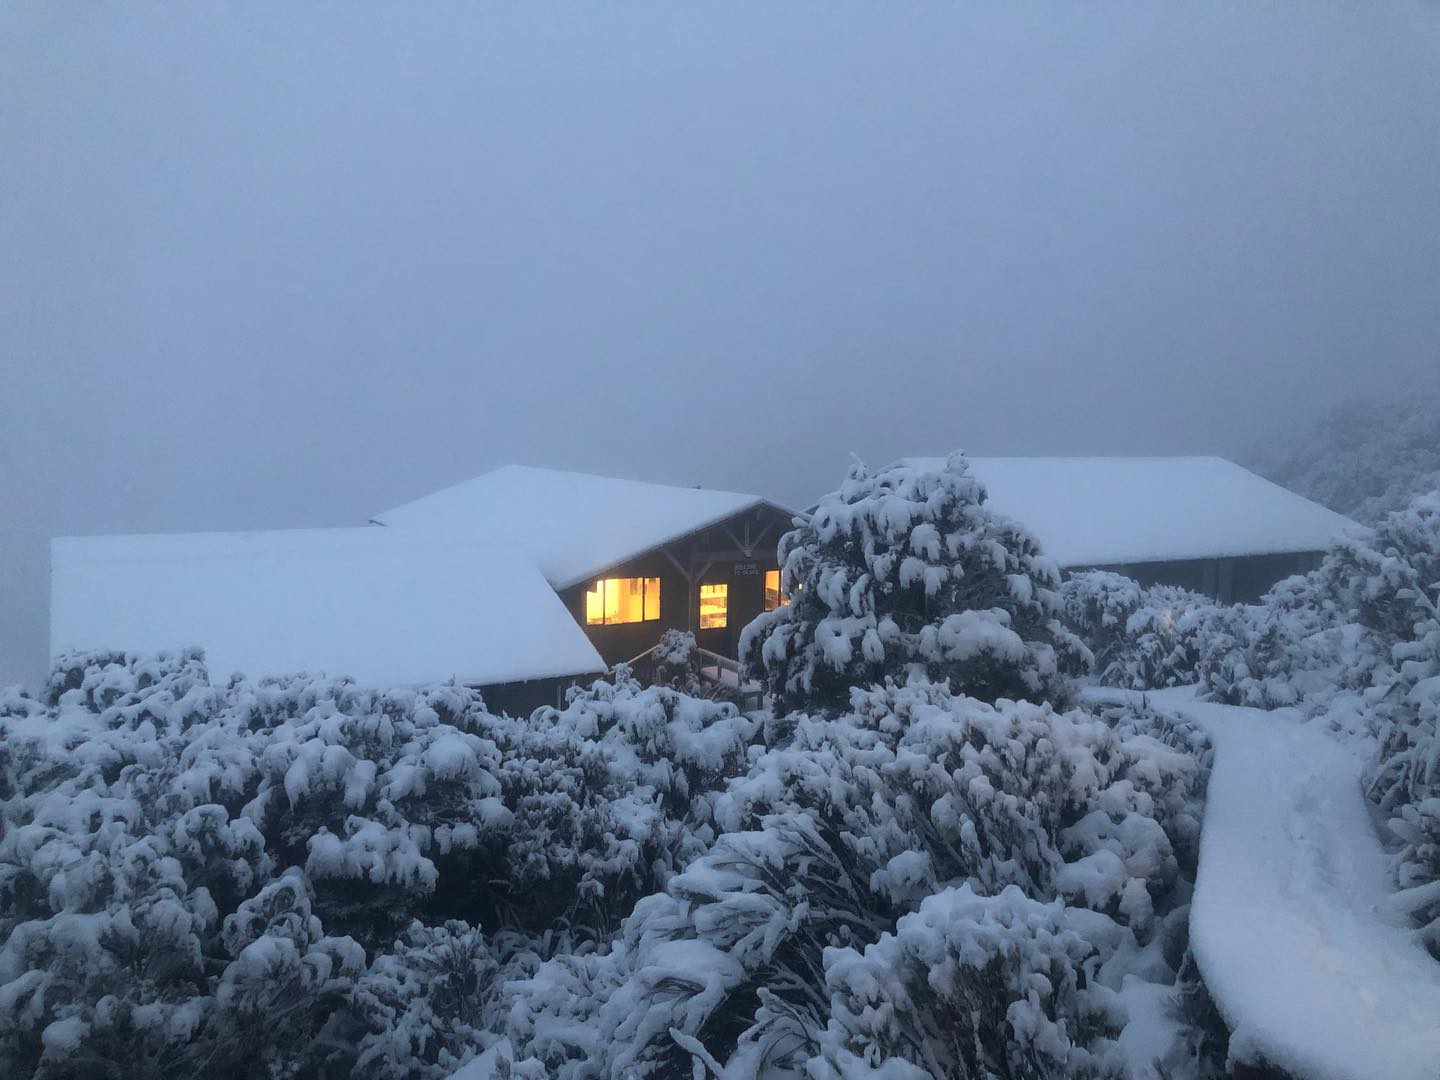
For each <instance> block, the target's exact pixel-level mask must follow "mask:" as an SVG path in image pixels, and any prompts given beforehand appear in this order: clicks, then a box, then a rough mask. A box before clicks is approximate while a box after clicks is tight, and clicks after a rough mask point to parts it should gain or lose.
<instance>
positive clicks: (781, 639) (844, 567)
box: [740, 454, 1089, 711]
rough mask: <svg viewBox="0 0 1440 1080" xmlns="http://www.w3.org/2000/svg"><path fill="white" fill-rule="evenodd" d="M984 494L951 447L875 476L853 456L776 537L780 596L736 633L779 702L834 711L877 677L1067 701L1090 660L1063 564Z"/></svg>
mask: <svg viewBox="0 0 1440 1080" xmlns="http://www.w3.org/2000/svg"><path fill="white" fill-rule="evenodd" d="M986 498H987V496H986V492H985V487H984V485H983V484H981V483H980V481H979V480H977V479H976V478H975V477H973V476H972V475H971V474H970V471H969V466H968V465H967V464H966V462H965V459H964V457H963V456H962V455H960V454H952V455H951V456H950V457H949V458H947V459H946V460H945V463H944V465H943V466H942V467H940V468H938V469H928V468H921V467H917V466H912V465H908V464H904V463H901V464H897V465H892V466H890V467H889V468H886V469H882V470H880V471H879V472H878V473H874V474H871V473H870V472H869V471H868V470H867V469H865V467H864V466H862V465H860V464H859V463H858V462H857V463H856V464H855V465H854V466H853V467H852V468H851V470H850V474H849V475H848V476H847V477H846V479H845V482H844V483H843V484H842V485H841V487H840V490H839V491H836V492H834V493H832V494H830V495H827V496H826V497H825V498H823V499H822V500H821V501H820V504H819V506H818V507H816V509H815V512H814V513H813V515H811V517H810V518H809V519H807V520H806V521H805V522H804V523H803V524H801V525H799V526H798V527H797V528H796V529H794V530H793V531H791V532H789V533H786V534H785V536H784V537H782V539H781V541H780V548H779V557H780V562H781V565H782V571H781V573H782V577H783V587H784V591H785V592H786V594H787V595H789V597H790V603H788V604H786V605H784V606H783V607H779V608H776V609H775V610H773V611H769V612H766V613H764V614H762V615H760V616H759V617H758V618H756V619H755V620H754V621H753V622H752V623H750V625H749V626H747V627H746V628H745V630H744V631H743V632H742V634H741V639H740V651H741V656H742V658H743V659H744V660H745V662H746V663H747V665H748V666H749V668H750V670H751V671H752V672H753V673H754V674H755V676H756V677H758V678H760V679H762V680H763V681H764V682H765V684H766V686H767V688H768V689H769V691H770V692H771V694H772V695H774V698H775V700H776V702H777V705H778V708H779V709H780V710H781V711H790V710H793V709H798V708H807V709H820V708H828V709H840V708H843V707H844V706H845V705H846V703H847V702H848V701H849V695H850V688H851V687H853V686H869V685H875V684H878V683H880V682H883V681H884V680H885V679H886V678H892V679H896V680H899V681H904V680H906V679H908V678H914V677H923V678H926V679H928V680H929V681H931V682H940V683H946V684H948V685H949V686H950V687H951V688H952V689H953V690H955V691H957V692H963V693H966V694H970V695H972V696H975V697H979V698H983V699H986V700H995V699H997V698H1002V697H1008V698H1025V699H1029V700H1036V701H1041V700H1054V701H1058V700H1061V699H1063V698H1064V697H1065V695H1066V692H1067V680H1066V678H1065V676H1066V675H1067V674H1071V673H1078V672H1079V671H1081V670H1083V669H1084V667H1085V665H1086V664H1087V663H1088V661H1089V656H1088V653H1087V651H1086V649H1085V647H1084V646H1083V645H1082V644H1081V643H1080V641H1079V639H1078V638H1076V637H1075V636H1074V635H1073V634H1072V633H1070V632H1069V631H1068V630H1066V629H1065V628H1064V627H1063V626H1062V625H1061V623H1060V619H1059V616H1060V614H1061V606H1060V598H1059V593H1058V589H1059V586H1060V575H1059V571H1058V569H1057V567H1056V565H1055V563H1054V562H1053V561H1052V560H1050V559H1049V558H1048V557H1046V556H1045V555H1043V554H1042V553H1041V550H1040V545H1039V543H1038V542H1037V541H1036V540H1035V538H1034V537H1033V536H1031V535H1030V533H1028V532H1027V531H1026V530H1025V529H1024V527H1023V526H1021V525H1019V524H1018V523H1016V522H1013V521H1010V520H1009V519H1007V518H1004V517H1000V516H998V515H996V514H993V513H991V512H990V510H989V509H988V508H987V507H986V506H985V501H986Z"/></svg>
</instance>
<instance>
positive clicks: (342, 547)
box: [50, 525, 605, 686]
mask: <svg viewBox="0 0 1440 1080" xmlns="http://www.w3.org/2000/svg"><path fill="white" fill-rule="evenodd" d="M50 642H51V654H52V656H58V655H60V654H61V653H63V652H66V651H68V650H85V649H124V650H129V651H131V652H134V653H145V652H155V651H159V650H163V649H175V648H182V647H187V646H191V645H199V646H203V647H204V649H205V652H206V657H207V660H208V662H209V665H210V669H211V670H212V671H216V672H219V673H224V674H229V673H231V672H235V671H243V672H246V673H248V674H251V675H256V676H258V675H262V674H277V673H282V672H295V671H313V672H322V671H323V672H328V673H330V674H332V675H350V676H353V677H355V678H357V679H359V680H361V681H362V682H365V683H367V684H370V685H380V686H404V685H415V684H419V683H430V682H443V681H445V680H447V679H450V678H456V679H459V680H460V681H462V682H469V683H478V684H489V683H502V682H512V681H519V680H524V679H538V678H546V677H552V676H570V675H576V674H586V673H593V672H600V671H604V670H605V663H604V661H603V660H602V659H601V658H600V654H599V653H598V652H596V651H595V647H594V646H593V645H592V644H591V643H590V640H589V639H588V638H587V637H586V636H585V633H584V631H583V630H582V629H581V628H580V626H579V625H577V624H576V622H575V619H574V617H573V616H571V614H570V612H569V611H568V610H566V608H565V605H564V604H563V603H562V602H561V600H560V598H559V597H558V596H557V595H556V594H555V590H554V589H552V588H551V587H550V585H549V584H548V583H547V582H546V581H545V579H544V578H543V577H542V576H541V575H540V573H539V571H537V570H536V568H535V566H534V565H533V563H530V562H529V561H528V560H527V559H526V558H525V557H524V556H522V555H519V554H517V553H515V552H513V551H509V550H505V549H501V548H496V547H495V546H493V545H491V544H485V543H480V542H478V541H476V540H474V539H469V538H465V537H460V536H453V535H449V536H447V535H432V534H420V533H414V532H398V531H396V530H392V529H383V528H379V527H377V526H373V525H368V526H361V527H359V528H351V529H296V530H284V531H275V532H249V533H192V534H175V535H154V536H97V537H71V538H65V539H58V540H55V541H53V542H52V544H51V625H50Z"/></svg>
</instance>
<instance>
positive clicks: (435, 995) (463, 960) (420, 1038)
mask: <svg viewBox="0 0 1440 1080" xmlns="http://www.w3.org/2000/svg"><path fill="white" fill-rule="evenodd" d="M495 968H496V965H495V961H494V959H492V957H491V956H490V950H489V947H488V945H487V944H486V941H485V937H484V935H483V934H482V933H481V932H480V930H479V929H477V928H475V927H472V926H467V925H466V924H465V923H463V922H455V921H452V922H447V923H445V924H444V925H441V926H426V925H425V924H423V923H421V922H418V921H417V922H413V923H411V924H410V926H409V927H408V928H407V929H406V930H405V932H404V933H403V934H402V935H401V936H400V939H399V940H397V941H396V942H395V946H394V948H393V949H391V950H390V951H389V952H387V953H383V954H381V955H380V956H378V957H376V958H375V962H374V963H373V964H371V965H370V969H369V970H368V971H367V972H365V974H364V975H363V976H361V977H360V979H359V981H358V982H357V984H356V986H355V992H354V1001H355V1011H356V1013H357V1014H358V1017H359V1019H360V1020H361V1021H362V1022H363V1023H365V1024H366V1026H367V1027H368V1029H369V1030H368V1031H367V1032H366V1034H365V1036H364V1038H363V1040H362V1041H361V1043H360V1047H359V1058H358V1060H357V1061H356V1063H355V1067H354V1075H357V1076H366V1077H375V1078H377V1080H411V1078H413V1080H425V1078H429V1077H434V1078H441V1077H446V1076H449V1075H450V1074H451V1073H452V1072H454V1071H455V1069H456V1068H457V1067H459V1066H460V1065H461V1064H463V1063H464V1061H465V1060H466V1059H467V1058H469V1057H471V1056H472V1055H473V1054H474V1053H475V1052H476V1051H478V1050H479V1049H480V1048H481V1046H482V1033H481V1031H480V1029H479V1028H478V1026H477V1025H478V1023H479V1020H480V1017H481V1011H482V1006H483V1003H484V999H485V997H486V996H487V995H488V994H489V992H490V990H491V980H492V978H493V977H494V974H495Z"/></svg>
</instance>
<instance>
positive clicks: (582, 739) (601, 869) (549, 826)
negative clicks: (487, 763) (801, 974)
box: [483, 679, 755, 932]
mask: <svg viewBox="0 0 1440 1080" xmlns="http://www.w3.org/2000/svg"><path fill="white" fill-rule="evenodd" d="M488 730H489V732H490V734H491V735H492V736H493V737H494V738H495V739H496V741H497V743H498V745H499V747H500V748H501V755H502V762H501V766H500V769H499V772H498V778H499V780H500V785H501V789H502V791H503V794H504V802H505V806H506V808H507V812H508V813H509V814H510V815H511V817H510V819H509V823H508V824H509V829H508V833H509V837H510V839H509V842H508V846H507V848H506V860H507V868H506V869H505V871H504V873H503V875H502V880H501V881H500V882H499V883H498V884H497V885H494V886H490V885H487V886H484V887H483V888H484V891H485V893H486V894H487V895H488V896H490V897H492V898H493V902H495V903H498V904H500V905H501V910H500V912H498V914H497V917H496V918H495V919H494V920H493V921H494V922H499V923H504V924H507V925H514V926H520V927H526V928H538V927H544V926H549V925H553V924H554V923H555V922H556V920H558V919H560V918H562V917H563V918H564V919H565V920H566V922H567V924H570V925H586V926H592V927H594V928H595V929H596V930H597V931H598V932H609V931H611V930H613V929H614V928H615V927H616V926H617V925H618V924H619V922H620V920H621V919H623V918H624V917H625V916H626V915H628V914H629V911H630V908H631V906H633V904H634V902H635V900H636V899H638V898H639V897H641V896H644V895H646V894H648V893H651V892H653V891H655V890H656V889H659V888H661V887H663V885H664V882H665V879H666V877H667V876H668V875H669V874H671V873H673V872H674V871H675V869H676V868H677V867H678V866H679V865H683V864H684V863H685V862H687V861H688V860H689V859H690V858H692V857H693V856H695V855H696V854H698V853H699V852H700V851H701V850H703V848H704V845H705V844H706V843H707V842H708V840H709V839H711V838H712V837H713V831H712V830H711V829H710V826H709V824H708V821H707V817H708V809H707V804H706V800H705V794H706V792H708V791H710V790H712V789H715V788H718V787H720V786H723V784H724V782H725V781H726V780H727V779H728V778H729V777H730V776H732V775H734V774H735V773H737V772H740V771H742V770H743V767H744V760H745V749H746V746H747V745H748V743H749V741H750V739H751V737H752V735H753V734H754V731H755V722H754V721H753V720H750V719H748V718H747V717H744V716H742V715H740V713H739V712H738V711H737V710H736V708H735V706H734V705H733V704H730V703H728V702H715V701H708V700H704V699H700V698H694V697H690V696H688V695H685V694H683V693H680V692H679V691H676V690H672V689H670V688H668V687H641V686H640V685H639V684H638V683H636V682H634V681H633V680H629V679H621V680H618V681H617V682H614V683H610V682H604V681H599V682H596V683H595V684H593V685H592V686H591V687H589V688H587V689H585V690H583V691H581V692H578V693H573V694H572V695H571V697H570V701H569V702H568V703H567V705H566V707H565V708H564V709H563V710H556V709H549V708H547V709H540V710H537V712H536V713H535V715H534V716H532V717H530V718H529V719H526V720H510V719H508V718H505V719H502V718H491V719H490V721H489V727H488ZM488 902H489V901H487V903H488Z"/></svg>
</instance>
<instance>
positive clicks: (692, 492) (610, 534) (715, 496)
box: [373, 465, 793, 589]
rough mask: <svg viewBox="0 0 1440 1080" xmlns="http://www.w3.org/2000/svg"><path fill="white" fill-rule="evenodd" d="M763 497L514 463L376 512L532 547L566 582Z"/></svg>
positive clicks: (554, 580)
mask: <svg viewBox="0 0 1440 1080" xmlns="http://www.w3.org/2000/svg"><path fill="white" fill-rule="evenodd" d="M761 505H770V506H775V508H776V509H778V510H781V511H782V512H785V513H793V511H788V510H786V509H785V508H784V507H781V506H776V504H774V503H770V502H769V501H768V500H766V499H763V498H761V497H760V496H759V495H743V494H741V493H739V492H735V491H709V490H705V489H702V488H687V487H671V486H668V485H665V484H649V483H643V482H641V481H638V480H617V479H614V478H612V477H608V476H591V475H589V474H587V473H577V472H564V471H561V470H558V469H539V468H534V467H531V466H525V465H507V466H505V467H504V468H500V469H495V470H494V471H492V472H488V473H484V474H482V475H480V476H477V477H475V478H474V479H473V480H466V481H465V482H463V483H460V484H456V485H454V486H453V487H448V488H444V489H443V490H441V491H437V492H434V493H433V494H431V495H426V496H425V497H424V498H420V499H416V500H415V501H414V502H408V503H405V504H404V505H403V506H397V507H395V508H394V509H392V510H386V511H385V512H384V513H382V514H377V515H376V516H375V518H374V519H373V520H374V521H377V522H379V523H380V524H381V525H390V526H394V527H398V528H416V529H425V530H427V531H434V530H442V531H462V532H473V533H478V534H480V535H484V536H494V537H496V538H497V539H500V540H502V541H503V542H505V543H510V544H514V545H515V546H517V547H519V548H521V549H522V550H524V551H525V553H526V554H527V555H529V556H530V557H531V558H533V559H534V560H535V562H536V563H537V564H538V565H539V567H540V571H541V573H543V574H544V575H545V576H546V578H548V579H549V581H550V583H551V584H552V585H554V586H555V588H557V589H565V588H568V587H570V586H571V585H575V584H577V583H578V582H581V581H584V580H585V579H587V578H589V577H592V576H594V575H595V574H598V573H600V572H601V571H604V570H608V569H609V568H611V567H612V566H616V565H618V564H620V563H623V562H625V561H626V560H627V559H632V558H634V557H635V556H637V555H639V554H641V553H643V552H646V551H649V550H651V549H652V548H656V547H659V546H660V545H661V544H665V543H668V542H670V541H671V540H678V539H679V538H680V537H682V536H688V535H689V534H690V533H693V532H697V531H699V530H700V529H703V528H705V527H707V526H709V525H714V524H716V523H717V522H720V521H723V520H725V519H726V518H728V517H731V516H733V515H734V514H738V513H740V512H741V511H744V510H749V509H751V508H752V507H756V506H761Z"/></svg>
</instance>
